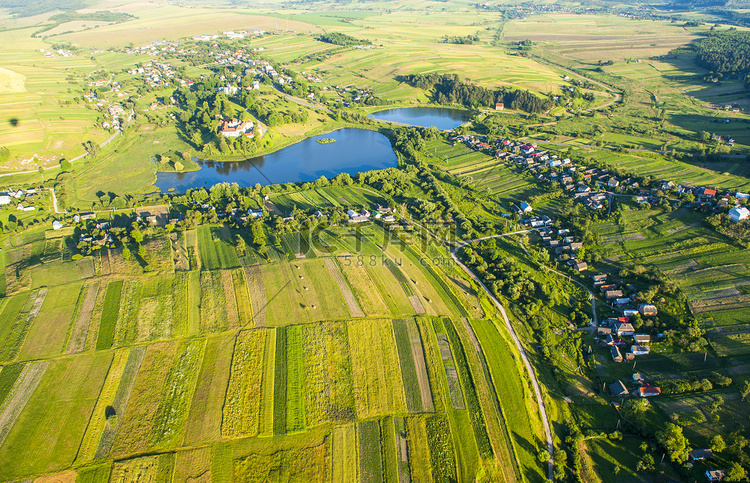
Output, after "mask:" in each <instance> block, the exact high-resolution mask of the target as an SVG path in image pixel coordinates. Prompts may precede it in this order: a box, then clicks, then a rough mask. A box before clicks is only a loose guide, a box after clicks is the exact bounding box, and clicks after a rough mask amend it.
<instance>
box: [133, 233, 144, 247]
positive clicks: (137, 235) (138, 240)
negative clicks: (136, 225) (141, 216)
mask: <svg viewBox="0 0 750 483" xmlns="http://www.w3.org/2000/svg"><path fill="white" fill-rule="evenodd" d="M130 237H131V238H132V239H133V241H134V242H136V243H138V244H139V245H140V244H141V242H142V241H143V233H141V231H140V230H133V231H131V232H130Z"/></svg>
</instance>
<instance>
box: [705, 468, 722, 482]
mask: <svg viewBox="0 0 750 483" xmlns="http://www.w3.org/2000/svg"><path fill="white" fill-rule="evenodd" d="M726 477H727V472H726V471H724V470H715V469H712V468H709V469H707V470H706V479H708V481H711V482H714V481H721V480H723V479H724V478H726Z"/></svg>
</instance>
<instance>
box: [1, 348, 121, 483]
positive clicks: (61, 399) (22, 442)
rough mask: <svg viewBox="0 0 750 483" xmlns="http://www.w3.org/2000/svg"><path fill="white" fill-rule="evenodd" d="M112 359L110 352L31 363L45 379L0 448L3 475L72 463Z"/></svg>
mask: <svg viewBox="0 0 750 483" xmlns="http://www.w3.org/2000/svg"><path fill="white" fill-rule="evenodd" d="M111 360H112V354H111V353H90V354H84V355H80V356H76V357H66V358H61V359H56V360H54V361H51V362H49V363H47V362H38V363H35V367H32V371H33V372H34V373H35V374H37V375H38V374H39V373H37V372H36V371H37V370H38V371H39V372H44V377H43V378H42V379H41V382H39V383H38V386H37V388H36V391H34V392H33V394H32V396H31V398H30V399H29V400H28V403H27V404H26V407H25V408H24V409H23V412H21V414H20V416H18V419H17V420H16V424H15V425H14V426H13V428H12V429H11V430H10V432H9V433H8V434H7V437H6V438H5V442H4V443H3V444H2V446H0V474H2V475H3V477H4V478H7V479H10V480H13V479H16V478H19V477H20V476H22V475H30V474H40V473H43V472H56V471H62V470H64V469H66V468H69V467H70V466H71V465H72V463H73V460H74V458H75V456H76V453H77V452H78V448H79V446H80V443H81V439H82V438H83V434H84V431H85V429H86V425H87V424H88V420H89V417H90V415H91V412H92V411H93V409H94V406H95V404H96V400H97V398H98V396H99V393H100V390H101V387H102V384H103V382H104V379H105V377H106V375H107V369H108V368H109V365H110V361H111ZM47 364H49V366H48V367H47V368H46V371H44V367H45V366H46V365H47ZM36 365H39V366H38V367H36ZM39 448H44V451H39Z"/></svg>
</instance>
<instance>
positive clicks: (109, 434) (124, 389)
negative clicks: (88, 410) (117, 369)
mask: <svg viewBox="0 0 750 483" xmlns="http://www.w3.org/2000/svg"><path fill="white" fill-rule="evenodd" d="M145 355H146V347H145V346H142V347H134V348H133V349H132V350H131V351H130V354H128V362H127V363H126V364H125V370H124V371H123V372H122V378H120V384H119V385H118V386H117V393H116V394H115V398H114V399H113V400H112V404H111V406H112V408H113V409H114V412H115V414H116V415H117V418H114V420H113V423H112V424H110V423H109V421H108V422H107V424H106V425H105V426H104V432H103V433H102V437H101V439H100V440H99V446H98V447H97V449H96V455H94V459H101V458H106V457H107V456H109V452H110V451H111V450H112V445H113V444H114V442H115V437H116V436H117V430H118V429H119V427H120V422H121V421H122V419H123V417H124V416H125V411H126V410H127V407H128V401H129V400H130V394H131V393H132V392H133V387H135V380H136V377H137V376H138V372H139V371H140V369H141V364H142V363H143V358H144V356H145Z"/></svg>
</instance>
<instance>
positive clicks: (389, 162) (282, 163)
mask: <svg viewBox="0 0 750 483" xmlns="http://www.w3.org/2000/svg"><path fill="white" fill-rule="evenodd" d="M319 139H334V140H335V142H325V143H319V142H317V141H318V140H319ZM396 163H397V158H396V153H394V152H393V148H392V147H391V142H390V141H389V140H388V138H387V137H385V136H384V135H382V134H380V133H379V132H376V131H369V130H366V129H356V128H345V129H340V130H338V131H334V132H330V133H327V134H321V135H319V136H313V137H310V138H307V139H305V140H303V141H300V142H298V143H297V144H293V145H291V146H288V147H286V148H284V149H281V150H279V151H276V152H275V153H271V154H267V155H265V156H258V157H255V158H251V159H247V160H245V161H233V162H218V161H198V164H199V165H200V166H201V169H200V170H199V171H193V172H190V173H157V175H156V186H157V187H158V188H159V189H160V190H161V191H163V192H166V191H167V190H169V189H170V188H174V191H176V192H178V193H184V192H185V191H187V190H188V189H189V188H200V187H206V188H209V187H211V186H213V185H215V184H217V183H222V182H227V183H237V184H239V185H240V186H241V187H245V188H246V187H249V186H255V184H257V183H260V184H261V185H269V184H280V183H300V182H305V181H315V180H316V179H318V178H320V177H321V176H325V177H326V178H328V179H331V178H333V177H334V176H336V175H337V174H339V173H349V174H352V175H353V174H356V173H360V172H363V171H371V170H375V169H384V168H392V167H395V166H396Z"/></svg>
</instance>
